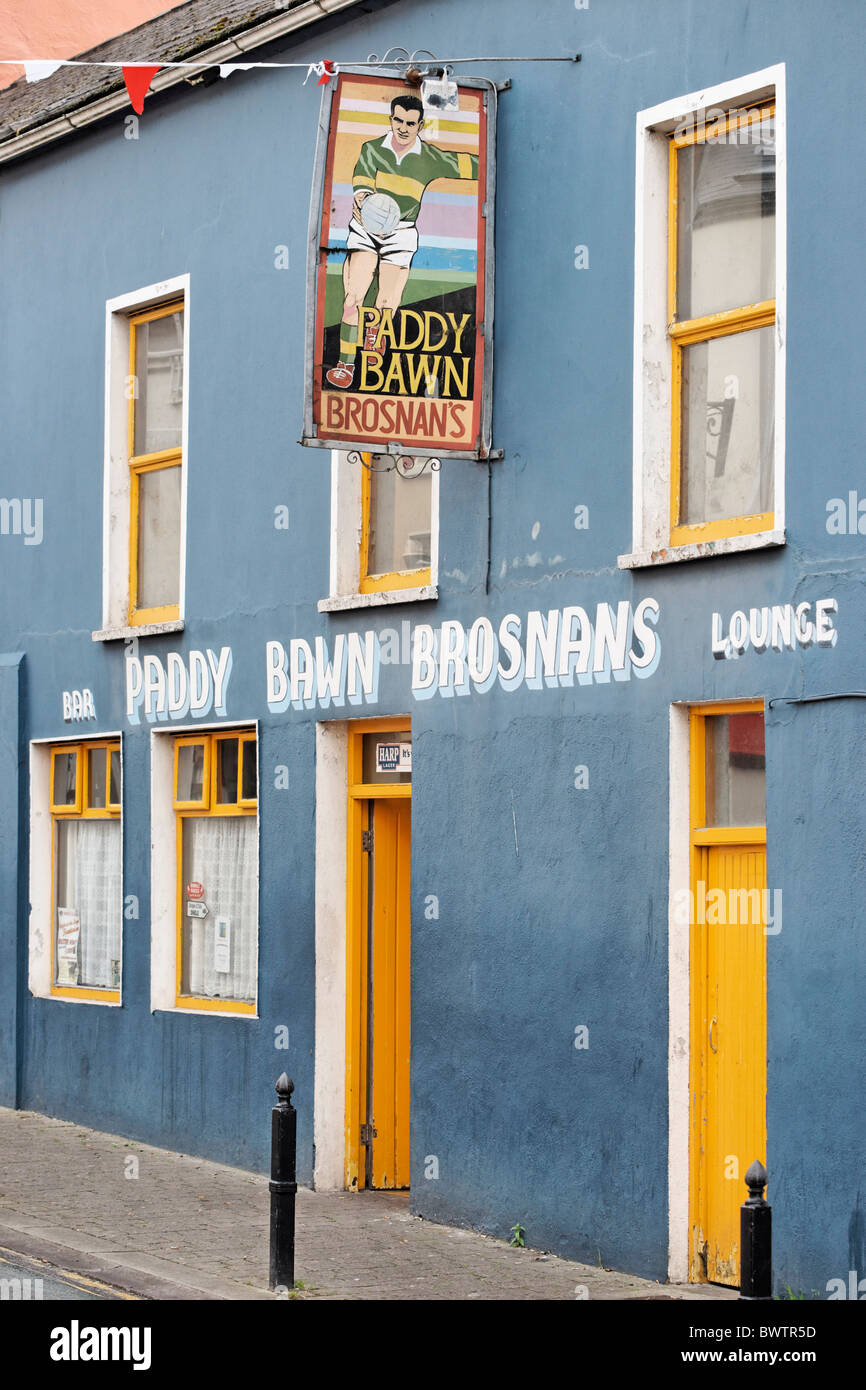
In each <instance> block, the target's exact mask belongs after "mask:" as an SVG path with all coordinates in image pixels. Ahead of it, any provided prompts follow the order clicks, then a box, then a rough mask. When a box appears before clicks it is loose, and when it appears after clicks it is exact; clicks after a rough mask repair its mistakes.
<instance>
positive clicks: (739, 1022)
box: [689, 703, 767, 1287]
mask: <svg viewBox="0 0 866 1390" xmlns="http://www.w3.org/2000/svg"><path fill="white" fill-rule="evenodd" d="M763 723H764V717H763V707H762V706H761V705H758V704H754V703H753V704H748V705H723V706H720V705H716V706H712V707H708V708H703V709H694V710H692V711H691V719H690V726H691V727H690V735H691V737H690V744H691V792H690V805H691V817H690V818H691V862H692V883H691V888H692V895H691V925H690V977H691V998H690V1011H691V1049H690V1097H691V1142H690V1150H691V1152H690V1164H689V1170H690V1183H689V1198H690V1200H689V1207H690V1211H689V1228H690V1250H689V1278H690V1279H691V1280H693V1281H696V1282H709V1283H715V1284H727V1285H731V1286H734V1287H737V1286H738V1285H739V1282H740V1207H741V1205H742V1203H743V1202H744V1201H745V1199H746V1196H747V1192H746V1187H745V1182H744V1178H745V1173H746V1170H747V1168H748V1167H749V1165H750V1164H751V1163H752V1162H753V1160H754V1159H756V1158H758V1159H760V1160H761V1162H763V1163H766V1149H767V1127H766V1091H767V937H766V932H765V926H766V924H767V916H766V909H767V895H766V891H765V890H766V886H767V874H766V855H767V848H766V840H767V832H766V811H765V786H766V777H765V759H764V727H763Z"/></svg>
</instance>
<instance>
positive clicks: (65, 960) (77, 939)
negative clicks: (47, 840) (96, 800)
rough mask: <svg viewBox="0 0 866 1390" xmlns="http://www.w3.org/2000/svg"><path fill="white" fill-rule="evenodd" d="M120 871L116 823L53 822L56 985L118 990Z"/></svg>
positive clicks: (118, 839) (119, 836) (118, 830)
mask: <svg viewBox="0 0 866 1390" xmlns="http://www.w3.org/2000/svg"><path fill="white" fill-rule="evenodd" d="M120 869H121V833H120V821H119V820H60V821H58V822H57V841H56V869H55V873H56V879H55V902H56V904H57V912H56V936H55V947H54V979H55V983H56V984H58V985H85V986H87V987H88V988H91V989H118V988H119V986H120V943H121V927H122V920H123V918H122V900H121V879H120Z"/></svg>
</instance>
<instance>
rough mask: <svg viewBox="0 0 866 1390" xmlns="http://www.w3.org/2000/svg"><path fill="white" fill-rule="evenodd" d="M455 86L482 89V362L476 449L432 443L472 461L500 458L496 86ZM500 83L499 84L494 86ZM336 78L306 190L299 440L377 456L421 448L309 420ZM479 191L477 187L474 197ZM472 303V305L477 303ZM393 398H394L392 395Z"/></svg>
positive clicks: (396, 71)
mask: <svg viewBox="0 0 866 1390" xmlns="http://www.w3.org/2000/svg"><path fill="white" fill-rule="evenodd" d="M405 67H406V65H405V64H404V65H403V66H402V70H401V68H400V67H397V66H395V67H393V68H392V67H383V68H382V69H381V70H377V72H376V76H377V77H379V76H381V77H382V78H385V79H387V78H393V79H394V80H396V81H400V82H404V81H405V79H406V74H405ZM344 74H346V75H348V76H359V77H360V76H366V77H368V76H370V72H369V69H368V68H366V69H365V68H352V67H346V68H344V67H341V68H340V74H339V75H340V76H343V75H344ZM455 80H456V81H457V82H458V85H459V86H460V87H470V88H477V89H479V90H480V91H481V93H482V103H483V107H484V112H485V124H486V139H485V159H486V163H485V187H484V197H483V200H482V203H481V208H480V215H481V218H482V219H483V224H484V260H483V265H484V300H483V305H482V315H483V317H482V320H481V323H480V324H479V325H477V330H478V332H479V333H480V336H481V338H482V339H483V343H484V352H483V365H482V375H481V402H480V404H481V410H480V418H479V432H478V435H477V437H476V447H475V448H474V449H468V450H467V449H448V448H446V447H444V442H443V444H437V446H436V448H435V450H434V449H432V448H431V449H430V452H435V454H436V455H437V457H440V458H459V459H472V460H475V461H486V460H488V459H495V458H501V457H502V450H501V449H493V448H492V443H491V440H492V427H493V305H494V274H495V228H494V210H495V206H496V109H497V84H496V83H495V82H492V81H489V80H488V79H487V78H482V77H467V78H458V79H455ZM498 85H499V86H500V87H501V86H502V84H501V83H500V84H498ZM337 89H338V87H337V80H335V79H333V78H332V80H331V81H330V82H329V83H328V85H327V86H326V87H323V89H322V104H321V108H320V111H319V125H318V133H317V139H316V157H315V163H314V165H313V182H312V189H311V194H310V216H309V226H308V232H307V300H306V341H305V347H304V424H303V433H302V436H301V438H300V440H299V441H298V442H299V443H300V444H304V445H307V446H309V447H312V448H318V449H342V450H346V449H352V448H360V449H364V448H366V449H371V450H373V452H375V453H377V454H395V455H399V454H408V453H416V452H420V453H421V454H423V453H424V452H425V450H423V449H422V450H420V451H418V450H417V449H416V448H413V446H412V444H411V443H409V444H407V443H405V442H402V441H391V442H389V443H388V444H387V445H385V444H384V443H383V442H382V441H377V442H370V441H369V440H367V439H363V438H361V439H350V438H339V439H330V438H326V437H325V436H323V435H320V434H318V433H317V428H318V427H317V425H316V424H315V422H314V420H313V378H314V372H315V370H316V364H315V347H316V314H317V308H318V305H317V291H318V278H319V254H320V250H321V249H322V247H321V228H322V218H323V212H324V191H325V178H326V173H327V163H328V147H329V137H330V131H331V114H332V108H333V100H334V95H335V93H336V91H337ZM480 196H481V190H479V197H480ZM476 307H477V305H476ZM394 399H395V400H397V399H399V397H395V398H394Z"/></svg>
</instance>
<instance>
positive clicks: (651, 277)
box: [618, 63, 787, 569]
mask: <svg viewBox="0 0 866 1390" xmlns="http://www.w3.org/2000/svg"><path fill="white" fill-rule="evenodd" d="M764 99H769V100H773V101H775V106H776V117H775V133H776V295H775V298H776V333H775V343H776V381H775V459H774V471H773V508H774V519H773V527H772V529H771V530H768V531H759V532H757V533H755V534H753V535H744V536H727V537H724V538H721V539H718V540H714V541H700V542H693V543H691V544H688V545H677V546H672V545H671V543H670V534H671V501H670V493H671V408H672V399H671V396H672V363H671V342H670V338H669V336H668V332H667V327H668V325H667V311H668V306H667V263H668V159H669V142H670V135H671V132H672V131H674V130H675V129H676V128H677V126H679V125H680V124H681V123H682V122H684V121H686V120H688V119H689V118H690V117H691V116H693V115H694V114H695V113H699V112H701V111H705V112H706V111H707V110H708V108H710V107H716V108H723V109H728V108H733V107H742V106H746V105H748V104H750V103H752V102H757V101H762V100H764ZM786 175H787V162H786V115H785V65H784V63H779V64H777V65H775V66H774V67H769V68H764V69H763V70H762V71H760V72H754V73H751V74H749V76H747V77H742V78H738V79H737V80H735V81H732V82H723V83H721V84H720V85H719V86H716V87H708V88H706V89H705V90H704V91H699V92H691V93H690V94H689V95H688V96H683V97H678V98H677V99H676V100H674V101H669V102H664V103H662V104H661V105H659V106H652V107H649V108H648V109H647V110H645V111H640V112H638V115H637V150H636V184H635V271H634V273H635V318H634V403H633V412H634V413H633V422H634V454H633V494H632V509H633V515H632V523H633V535H632V549H631V552H630V553H629V554H626V555H620V556H619V558H618V564H619V568H620V569H637V568H641V567H643V566H649V565H666V564H671V563H672V562H673V561H677V560H694V559H698V558H700V557H702V556H709V555H725V554H730V553H732V552H735V551H743V550H757V549H762V548H764V547H767V546H779V545H784V544H785V344H786V337H787V334H786V283H787V271H786Z"/></svg>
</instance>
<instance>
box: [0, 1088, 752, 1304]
mask: <svg viewBox="0 0 866 1390" xmlns="http://www.w3.org/2000/svg"><path fill="white" fill-rule="evenodd" d="M136 1164H137V1174H138V1175H137V1177H132V1176H130V1177H127V1176H126V1173H133V1172H135V1169H136ZM296 1243H297V1256H296V1264H295V1275H296V1279H297V1280H298V1281H299V1282H300V1284H301V1285H302V1286H303V1287H301V1288H299V1290H298V1292H297V1293H296V1294H295V1295H294V1296H295V1297H298V1298H301V1299H308V1298H316V1299H469V1298H472V1299H520V1300H524V1299H574V1298H575V1297H578V1296H583V1297H585V1296H586V1295H585V1294H584V1295H581V1294H580V1293H579V1290H580V1289H581V1288H585V1289H586V1290H587V1293H588V1296H589V1298H590V1299H605V1300H612V1299H649V1298H653V1299H658V1298H665V1299H671V1298H675V1299H682V1298H701V1299H705V1298H733V1297H736V1293H735V1292H734V1291H733V1290H730V1291H728V1290H721V1289H718V1288H715V1287H713V1288H711V1289H708V1288H706V1287H704V1288H703V1289H702V1288H701V1287H700V1286H687V1287H686V1286H676V1285H660V1284H655V1283H652V1282H651V1281H648V1280H645V1279H638V1278H634V1277H632V1276H631V1275H627V1274H618V1273H614V1272H612V1271H609V1270H604V1269H600V1268H597V1267H594V1266H592V1265H582V1264H577V1263H573V1262H572V1261H570V1260H561V1259H558V1258H557V1257H556V1256H555V1255H547V1256H546V1255H544V1254H542V1253H541V1252H539V1251H536V1250H530V1249H521V1250H519V1249H514V1248H512V1247H511V1246H509V1245H507V1244H505V1242H503V1241H499V1240H493V1239H491V1238H490V1237H487V1236H482V1235H478V1234H476V1233H475V1232H473V1231H463V1230H457V1229H454V1228H452V1227H449V1226H437V1225H434V1224H432V1223H430V1222H428V1221H424V1220H422V1219H421V1218H419V1217H415V1216H412V1215H411V1214H410V1212H409V1196H408V1193H379V1192H377V1193H360V1194H353V1193H343V1192H310V1191H309V1190H308V1189H307V1188H301V1189H299V1192H298V1202H297V1242H296ZM4 1250H5V1251H14V1252H18V1253H20V1254H23V1255H26V1256H28V1257H30V1258H31V1259H36V1260H40V1259H42V1260H47V1261H48V1262H49V1263H51V1264H53V1265H55V1266H57V1267H59V1268H62V1269H65V1270H66V1271H69V1272H71V1273H73V1274H79V1275H86V1276H89V1277H90V1278H93V1279H98V1280H102V1281H104V1282H105V1283H107V1284H112V1285H114V1286H116V1287H118V1288H121V1289H124V1290H126V1291H127V1292H129V1293H132V1294H136V1295H138V1296H139V1297H142V1298H157V1299H189V1298H197V1299H273V1298H274V1295H273V1294H271V1293H269V1292H268V1289H267V1281H268V1186H267V1179H266V1178H264V1177H260V1176H259V1175H258V1174H255V1173H247V1172H244V1171H243V1170H241V1169H238V1168H227V1167H224V1166H223V1165H222V1164H218V1163H210V1162H208V1161H207V1160H205V1159H201V1158H192V1157H189V1156H188V1155H184V1154H176V1153H171V1152H169V1151H167V1150H165V1149H155V1148H152V1147H151V1146H150V1145H148V1144H140V1143H137V1142H134V1141H131V1140H126V1139H123V1138H121V1137H119V1136H118V1135H113V1134H101V1133H99V1132H98V1131H96V1130H92V1129H85V1128H83V1126H81V1125H77V1124H72V1123H70V1122H68V1121H66V1120H53V1119H50V1118H48V1117H47V1116H45V1115H36V1114H33V1113H31V1112H29V1111H21V1110H18V1111H16V1110H6V1109H3V1108H0V1253H2V1252H3V1251H4ZM7 1257H8V1256H7Z"/></svg>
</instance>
